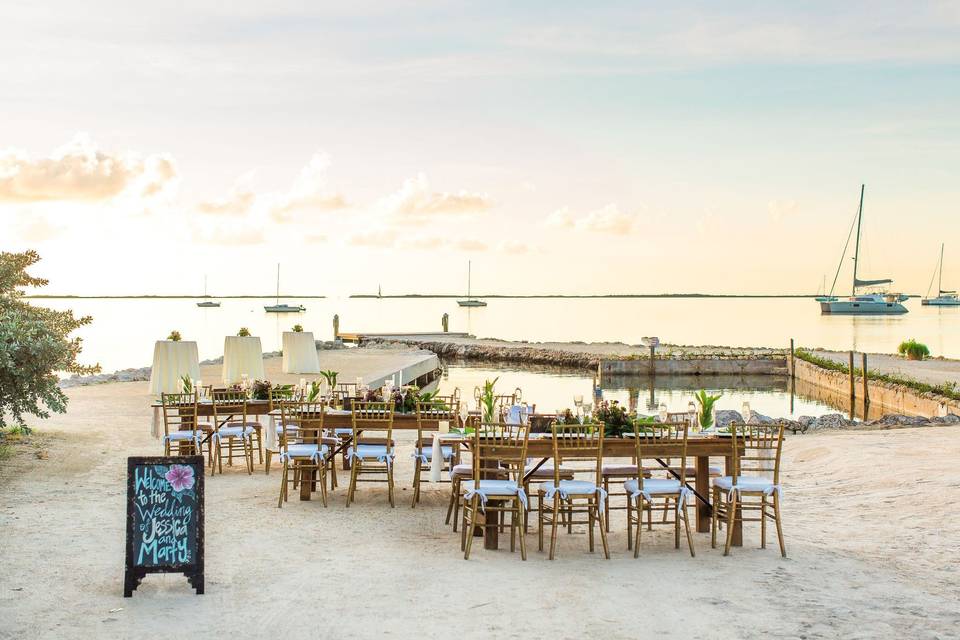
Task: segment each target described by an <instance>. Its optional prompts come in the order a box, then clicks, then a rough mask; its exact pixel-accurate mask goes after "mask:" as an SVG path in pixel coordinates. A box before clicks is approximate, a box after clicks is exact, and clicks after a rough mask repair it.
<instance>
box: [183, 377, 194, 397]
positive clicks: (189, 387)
mask: <svg viewBox="0 0 960 640" xmlns="http://www.w3.org/2000/svg"><path fill="white" fill-rule="evenodd" d="M180 387H181V388H182V389H183V392H184V393H193V380H191V379H190V376H186V375H184V376H180Z"/></svg>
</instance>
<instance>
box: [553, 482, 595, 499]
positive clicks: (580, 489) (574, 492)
mask: <svg viewBox="0 0 960 640" xmlns="http://www.w3.org/2000/svg"><path fill="white" fill-rule="evenodd" d="M538 490H540V491H543V492H545V493H548V494H551V495H552V494H553V491H554V485H553V483H552V482H544V483H543V484H541V485H540V486H539V487H538ZM596 492H597V485H595V484H593V483H592V482H588V481H586V480H561V481H560V495H561V496H563V497H566V496H585V495H593V494H594V493H596Z"/></svg>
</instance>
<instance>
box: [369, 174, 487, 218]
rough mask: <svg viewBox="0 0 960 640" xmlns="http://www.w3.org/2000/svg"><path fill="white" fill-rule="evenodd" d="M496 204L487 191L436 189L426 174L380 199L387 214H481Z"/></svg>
mask: <svg viewBox="0 0 960 640" xmlns="http://www.w3.org/2000/svg"><path fill="white" fill-rule="evenodd" d="M493 204H494V203H493V199H491V198H490V197H489V196H488V195H487V194H485V193H471V192H468V191H465V190H460V191H458V192H456V193H448V192H446V191H433V190H432V189H431V188H430V181H429V180H428V179H427V176H426V174H424V173H419V174H417V177H416V178H408V179H406V180H404V181H403V184H402V185H401V186H400V190H399V191H397V192H396V193H394V194H391V195H389V196H387V197H386V198H383V199H382V200H381V201H380V206H381V208H383V209H384V210H385V211H387V212H388V213H390V214H392V215H398V216H407V217H413V218H429V217H433V216H438V215H444V214H454V215H455V214H468V213H479V212H482V211H486V210H487V209H490V208H491V207H493Z"/></svg>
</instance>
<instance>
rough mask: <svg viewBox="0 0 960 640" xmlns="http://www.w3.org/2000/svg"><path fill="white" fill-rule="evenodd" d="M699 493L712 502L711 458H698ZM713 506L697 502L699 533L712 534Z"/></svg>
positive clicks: (696, 482) (697, 479)
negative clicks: (711, 518)
mask: <svg viewBox="0 0 960 640" xmlns="http://www.w3.org/2000/svg"><path fill="white" fill-rule="evenodd" d="M695 486H696V488H697V493H699V494H700V495H701V496H703V497H704V498H706V499H707V500H710V456H697V478H696V481H695ZM711 514H712V509H711V505H710V504H709V503H708V504H704V503H703V502H701V501H700V500H697V532H699V533H710V516H711Z"/></svg>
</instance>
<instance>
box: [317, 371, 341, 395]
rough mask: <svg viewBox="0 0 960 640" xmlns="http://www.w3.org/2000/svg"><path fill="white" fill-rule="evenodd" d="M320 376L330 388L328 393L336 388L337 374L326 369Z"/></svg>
mask: <svg viewBox="0 0 960 640" xmlns="http://www.w3.org/2000/svg"><path fill="white" fill-rule="evenodd" d="M320 375H321V376H323V379H324V380H326V381H327V386H328V387H330V391H331V392H332V391H333V388H334V387H336V386H337V376H338V375H340V374H339V372H337V371H333V370H332V369H328V370H327V371H321V372H320Z"/></svg>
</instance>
